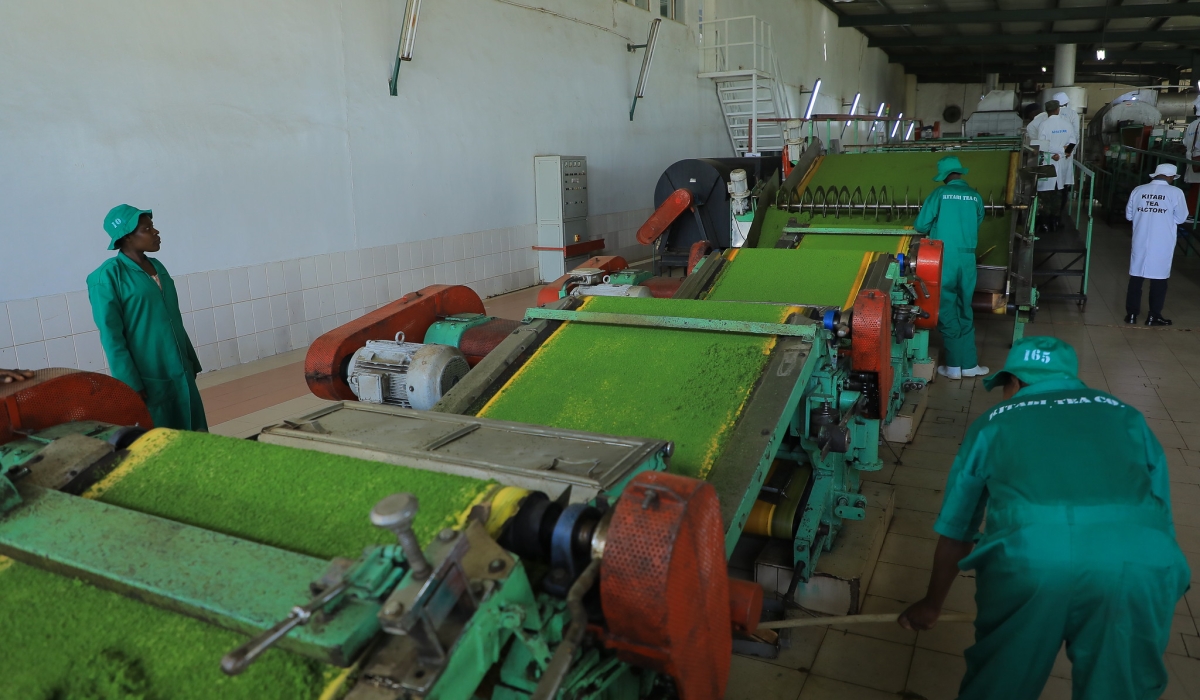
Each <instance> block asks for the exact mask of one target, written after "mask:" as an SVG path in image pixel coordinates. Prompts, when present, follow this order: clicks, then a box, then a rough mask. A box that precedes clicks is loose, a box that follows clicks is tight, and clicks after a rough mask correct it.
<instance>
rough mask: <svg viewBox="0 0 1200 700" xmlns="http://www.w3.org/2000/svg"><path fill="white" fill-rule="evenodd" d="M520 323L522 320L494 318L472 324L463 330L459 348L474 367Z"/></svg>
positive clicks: (468, 362)
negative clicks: (475, 324)
mask: <svg viewBox="0 0 1200 700" xmlns="http://www.w3.org/2000/svg"><path fill="white" fill-rule="evenodd" d="M520 325H521V322H520V321H510V320H508V319H506V318H494V319H492V320H490V321H488V322H487V323H481V324H479V325H478V326H472V327H470V328H468V329H467V330H465V331H463V335H462V340H460V341H458V349H459V350H461V351H462V354H463V355H465V356H466V358H467V364H469V365H471V366H472V367H474V366H475V365H477V364H479V363H480V361H482V360H483V358H485V357H487V354H488V353H489V352H491V351H492V350H495V349H496V346H497V345H499V344H500V343H502V342H503V341H504V339H505V338H507V337H508V336H509V335H511V334H512V332H513V331H515V330H517V327H518V326H520Z"/></svg>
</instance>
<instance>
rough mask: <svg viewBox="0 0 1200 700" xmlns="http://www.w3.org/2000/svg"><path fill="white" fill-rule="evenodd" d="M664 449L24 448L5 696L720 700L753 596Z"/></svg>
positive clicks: (5, 449) (102, 440)
mask: <svg viewBox="0 0 1200 700" xmlns="http://www.w3.org/2000/svg"><path fill="white" fill-rule="evenodd" d="M30 391H36V387H34V388H33V389H31V390H30ZM40 400H42V401H43V402H46V401H50V402H60V403H61V402H62V401H63V400H64V397H40ZM271 443H273V444H271ZM671 452H672V450H671V446H670V445H669V444H668V443H667V442H665V441H661V440H655V439H646V438H626V437H614V436H608V435H601V434H597V433H592V432H582V431H575V430H564V429H557V428H550V427H546V426H539V425H530V424H517V423H512V422H505V421H497V420H490V419H487V418H480V417H472V416H456V415H448V414H444V413H432V412H421V411H415V410H411V409H405V408H400V407H395V406H386V405H370V404H357V403H351V404H334V405H333V406H331V407H330V408H327V409H324V410H322V411H320V412H317V413H315V414H313V415H311V416H308V417H306V418H302V419H300V420H298V421H288V422H285V423H283V424H281V425H278V426H275V427H274V428H272V429H269V430H267V431H266V432H265V433H263V434H262V435H261V436H260V438H259V440H258V441H246V440H236V439H232V438H224V437H219V436H214V435H206V434H198V433H185V432H178V431H172V430H164V429H157V430H151V431H149V432H147V431H146V430H144V429H141V428H136V427H135V428H127V427H120V426H115V425H110V424H106V423H103V422H98V421H80V422H71V423H64V424H59V425H55V426H52V427H49V428H46V429H42V430H25V431H24V433H23V434H19V435H17V436H16V439H14V440H11V441H9V442H8V443H6V444H2V445H0V555H2V556H0V627H2V628H3V629H4V634H5V639H6V643H5V652H4V653H5V668H6V671H5V674H4V681H3V682H4V685H3V690H0V697H6V698H7V697H12V698H41V697H117V696H120V697H171V698H182V699H188V698H197V699H211V698H218V697H219V698H247V699H253V700H263V699H269V698H280V699H281V700H282V699H286V700H295V699H297V698H312V699H314V700H317V699H318V698H319V699H320V700H326V699H334V698H347V699H349V700H401V699H404V700H410V699H415V698H443V699H446V700H468V699H473V698H479V699H481V700H482V699H484V698H491V699H493V700H520V699H522V698H538V699H539V700H551V699H552V698H580V699H583V698H591V699H594V700H636V699H637V698H658V697H681V698H688V699H692V698H695V699H697V700H699V699H701V698H705V697H715V696H713V695H711V692H717V694H718V696H719V694H720V692H721V691H723V688H724V685H725V681H726V679H727V677H728V668H729V653H730V652H729V649H730V645H731V635H732V630H733V629H734V628H737V629H741V630H743V631H747V630H750V631H752V630H754V629H756V628H757V624H758V623H757V620H758V614H759V611H760V609H761V591H759V592H758V593H757V597H756V596H755V593H754V591H756V590H758V589H757V587H749V588H748V586H749V584H746V583H744V582H736V581H733V582H731V581H729V580H728V578H727V576H726V572H725V569H724V566H723V563H724V548H723V546H722V541H723V540H722V538H721V536H720V534H719V533H720V528H719V522H720V513H719V510H718V509H717V504H716V496H715V494H714V493H713V490H712V489H711V487H708V486H707V485H706V484H704V483H703V482H701V481H698V480H695V479H688V478H685V477H680V476H675V475H672V474H669V473H667V472H666V467H667V464H668V461H669V455H670V454H671ZM647 548H650V550H652V551H653V553H654V562H655V566H656V567H657V569H656V570H657V571H658V572H659V573H660V574H661V575H658V576H655V577H651V578H650V579H647V580H641V581H638V580H636V579H638V577H640V576H643V569H644V567H645V561H646V560H645V552H646V551H648V550H647ZM698 570H704V571H706V572H708V573H707V575H706V576H705V577H704V578H703V579H700V578H698V577H697V576H696V571H698ZM631 590H633V591H637V592H638V593H639V596H635V597H630V596H629V595H628V592H629V591H631ZM667 599H671V600H685V601H688V604H687V605H684V606H682V607H681V606H680V605H678V604H677V603H673V604H672V606H671V610H670V611H669V612H667V613H662V612H661V610H662V609H665V607H666V603H665V601H666V600H667ZM651 618H653V619H651ZM682 629H687V630H688V631H689V634H688V635H683V634H680V633H679V630H682ZM691 664H697V669H699V670H697V669H691V668H690V665H691ZM685 669H690V670H688V671H687V672H686V673H685ZM114 693H116V694H115V695H114Z"/></svg>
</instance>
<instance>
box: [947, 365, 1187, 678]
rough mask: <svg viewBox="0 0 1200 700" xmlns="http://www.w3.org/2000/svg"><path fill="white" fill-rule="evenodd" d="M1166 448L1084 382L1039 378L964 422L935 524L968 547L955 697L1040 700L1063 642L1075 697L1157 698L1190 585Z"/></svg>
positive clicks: (1142, 423) (1136, 418) (1129, 411)
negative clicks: (963, 668)
mask: <svg viewBox="0 0 1200 700" xmlns="http://www.w3.org/2000/svg"><path fill="white" fill-rule="evenodd" d="M1169 481H1170V476H1169V474H1168V471H1167V459H1166V455H1164V454H1163V449H1162V446H1161V445H1160V444H1159V442H1158V440H1157V439H1156V438H1155V437H1154V433H1152V432H1151V431H1150V428H1149V426H1147V425H1146V420H1145V419H1144V418H1143V417H1142V414H1141V413H1140V412H1139V411H1138V410H1137V409H1135V408H1133V407H1132V406H1129V405H1127V404H1125V403H1124V402H1123V401H1121V400H1120V399H1117V398H1114V397H1113V396H1110V395H1108V394H1106V393H1104V392H1102V391H1097V390H1095V389H1089V388H1088V387H1087V385H1085V384H1084V383H1083V382H1081V381H1079V380H1078V379H1052V380H1046V381H1041V382H1037V383H1036V384H1032V385H1030V386H1027V387H1025V388H1023V389H1021V390H1020V391H1019V392H1017V394H1016V395H1015V396H1014V397H1013V398H1011V399H1009V400H1008V401H1004V402H1002V403H1000V404H998V405H997V406H995V407H994V408H992V409H991V410H989V411H988V412H986V413H984V414H983V415H982V416H980V417H979V418H978V419H976V420H975V422H974V423H973V424H972V425H971V427H970V429H969V430H968V431H967V434H966V436H965V437H964V439H963V444H962V447H961V448H960V449H959V452H958V457H957V458H956V459H955V461H954V465H953V466H952V467H951V469H950V475H949V477H948V479H947V482H946V491H945V498H944V501H943V503H942V511H941V514H940V515H939V516H938V519H937V522H936V523H935V524H934V530H936V531H937V532H938V533H939V534H941V535H944V536H946V537H949V538H952V539H955V540H963V541H968V540H971V539H972V538H973V537H974V536H975V534H976V533H977V532H978V530H979V526H980V521H981V520H982V519H983V517H984V509H985V508H986V510H987V526H986V528H985V531H984V534H983V536H982V537H981V538H980V539H979V541H978V544H977V545H976V547H975V549H974V551H972V552H971V554H970V555H969V556H967V557H966V558H965V559H963V560H962V561H961V562H959V567H960V568H961V569H963V570H967V569H975V570H976V571H977V573H976V576H975V581H976V595H975V600H976V603H977V606H978V615H977V617H976V621H975V645H974V646H972V647H970V648H969V649H967V650H966V652H965V658H966V661H967V672H966V674H965V675H964V677H963V682H962V688H961V689H960V691H959V696H958V697H959V698H960V700H993V699H996V700H999V699H1003V700H1009V699H1011V698H1036V697H1038V696H1039V695H1040V694H1041V689H1042V685H1044V684H1045V682H1046V679H1047V678H1048V677H1049V675H1050V670H1051V668H1052V667H1053V665H1054V660H1055V657H1056V656H1057V655H1058V653H1059V649H1060V648H1061V647H1062V644H1063V642H1064V641H1066V643H1067V647H1066V648H1067V656H1068V658H1069V659H1070V660H1071V662H1072V665H1073V674H1074V693H1073V696H1074V697H1076V698H1089V699H1092V698H1097V699H1104V700H1108V699H1110V698H1111V699H1113V700H1151V699H1156V698H1159V697H1160V696H1161V695H1162V693H1163V692H1164V691H1165V690H1166V686H1167V670H1166V667H1165V666H1164V664H1163V652H1164V651H1165V650H1166V646H1167V641H1168V639H1169V635H1170V630H1171V621H1172V615H1173V613H1174V610H1175V606H1176V603H1177V602H1178V601H1179V599H1180V598H1181V597H1182V596H1183V594H1184V591H1186V590H1187V587H1188V582H1189V581H1190V580H1191V572H1190V571H1189V568H1188V564H1187V560H1186V559H1185V558H1184V555H1183V552H1182V551H1180V548H1179V545H1178V544H1177V543H1176V541H1175V532H1174V526H1173V525H1172V522H1171V497H1170V485H1169Z"/></svg>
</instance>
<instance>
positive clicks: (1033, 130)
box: [1025, 112, 1050, 141]
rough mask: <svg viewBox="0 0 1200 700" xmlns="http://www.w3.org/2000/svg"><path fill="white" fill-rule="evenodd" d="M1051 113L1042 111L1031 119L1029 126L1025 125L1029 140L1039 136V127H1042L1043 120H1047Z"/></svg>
mask: <svg viewBox="0 0 1200 700" xmlns="http://www.w3.org/2000/svg"><path fill="white" fill-rule="evenodd" d="M1048 116H1050V115H1048V114H1046V113H1045V112H1042V113H1041V114H1039V115H1037V116H1036V117H1034V118H1033V119H1031V120H1030V121H1029V126H1026V127H1025V133H1027V134H1029V140H1031V141H1032V140H1034V139H1036V138H1037V137H1038V129H1040V128H1041V127H1042V122H1044V121H1046V117H1048Z"/></svg>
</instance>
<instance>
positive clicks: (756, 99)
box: [700, 15, 797, 156]
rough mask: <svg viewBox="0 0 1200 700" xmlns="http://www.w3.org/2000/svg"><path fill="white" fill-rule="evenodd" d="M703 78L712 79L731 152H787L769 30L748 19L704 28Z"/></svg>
mask: <svg viewBox="0 0 1200 700" xmlns="http://www.w3.org/2000/svg"><path fill="white" fill-rule="evenodd" d="M700 77H701V78H711V79H712V81H713V84H714V85H715V86H716V89H717V99H718V100H720V103H721V111H722V113H723V115H724V117H725V128H726V129H727V130H728V131H729V140H730V142H731V143H732V144H733V150H734V151H735V152H736V154H737V155H739V156H744V155H746V154H747V153H761V152H763V151H782V150H783V144H784V139H783V125H784V121H786V120H787V119H789V118H794V117H795V116H797V115H793V114H791V113H790V110H789V108H788V102H787V95H786V94H785V92H784V89H783V83H782V82H781V80H780V71H779V61H778V59H777V58H776V57H775V51H774V49H773V48H772V44H771V27H770V26H768V25H767V23H766V22H764V21H762V20H760V19H758V18H757V17H755V16H753V15H750V16H746V17H731V18H729V19H716V20H709V21H707V22H701V23H700Z"/></svg>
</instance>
